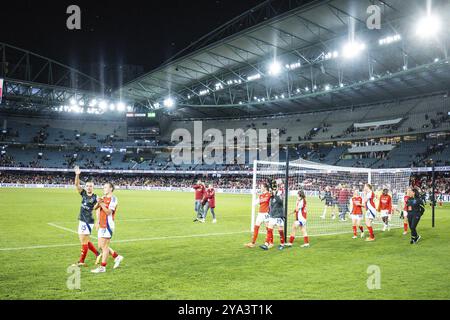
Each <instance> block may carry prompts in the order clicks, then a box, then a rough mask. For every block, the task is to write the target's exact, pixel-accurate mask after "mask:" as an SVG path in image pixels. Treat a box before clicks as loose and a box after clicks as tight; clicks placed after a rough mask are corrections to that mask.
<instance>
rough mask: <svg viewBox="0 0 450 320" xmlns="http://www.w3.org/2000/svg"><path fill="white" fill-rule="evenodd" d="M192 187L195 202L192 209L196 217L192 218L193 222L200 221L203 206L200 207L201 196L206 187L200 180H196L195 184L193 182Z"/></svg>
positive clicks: (203, 194)
mask: <svg viewBox="0 0 450 320" xmlns="http://www.w3.org/2000/svg"><path fill="white" fill-rule="evenodd" d="M192 188H193V189H194V195H195V204H194V210H195V214H196V218H195V219H194V222H197V221H201V220H202V216H203V208H202V201H203V197H204V196H205V192H206V187H205V184H204V183H203V182H201V180H198V181H197V184H194V185H193V186H192Z"/></svg>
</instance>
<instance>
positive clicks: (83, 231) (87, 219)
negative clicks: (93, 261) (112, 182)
mask: <svg viewBox="0 0 450 320" xmlns="http://www.w3.org/2000/svg"><path fill="white" fill-rule="evenodd" d="M80 174H81V170H80V168H79V167H75V188H76V190H77V192H78V193H79V194H80V195H81V208H80V214H79V219H78V220H79V222H78V237H79V239H80V243H81V256H80V260H78V263H76V264H74V266H77V267H84V266H86V263H85V260H86V256H87V254H88V252H89V250H90V251H92V252H93V253H94V254H95V256H96V257H98V256H99V253H98V251H97V249H96V248H95V246H94V244H93V243H92V242H91V239H90V237H91V234H92V228H94V217H93V215H92V212H93V210H96V209H97V195H96V194H94V183H93V182H87V183H86V188H85V189H84V188H82V187H81V183H80Z"/></svg>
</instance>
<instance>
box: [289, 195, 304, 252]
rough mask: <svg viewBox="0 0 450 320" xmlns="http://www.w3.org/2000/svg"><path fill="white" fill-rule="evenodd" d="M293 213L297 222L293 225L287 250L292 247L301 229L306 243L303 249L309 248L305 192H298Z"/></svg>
mask: <svg viewBox="0 0 450 320" xmlns="http://www.w3.org/2000/svg"><path fill="white" fill-rule="evenodd" d="M293 213H294V214H295V221H294V224H293V225H292V233H291V237H290V238H289V243H287V244H286V247H287V248H290V247H292V245H293V244H294V241H295V235H296V231H297V229H299V228H300V230H301V232H302V234H303V242H304V244H303V245H302V246H301V247H302V248H308V247H309V237H308V232H307V231H306V218H307V210H306V195H305V192H304V191H303V190H300V191H299V192H298V196H297V203H296V205H295V211H294V212H293Z"/></svg>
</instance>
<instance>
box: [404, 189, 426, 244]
mask: <svg viewBox="0 0 450 320" xmlns="http://www.w3.org/2000/svg"><path fill="white" fill-rule="evenodd" d="M408 196H409V199H408V202H407V203H406V208H407V211H408V222H409V228H410V229H411V242H410V243H411V244H417V243H418V242H419V241H420V239H422V237H421V236H420V235H419V234H418V233H417V230H416V228H417V225H418V224H419V222H420V219H421V218H422V216H423V214H424V212H425V202H424V200H423V195H421V194H420V189H419V188H417V187H415V188H414V189H409V190H408Z"/></svg>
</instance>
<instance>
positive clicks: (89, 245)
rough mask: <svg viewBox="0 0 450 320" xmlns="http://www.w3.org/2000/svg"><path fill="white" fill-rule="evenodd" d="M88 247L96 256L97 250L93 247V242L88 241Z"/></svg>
mask: <svg viewBox="0 0 450 320" xmlns="http://www.w3.org/2000/svg"><path fill="white" fill-rule="evenodd" d="M88 248H89V250H91V251H92V252H93V253H94V254H95V255H96V256H98V251H97V249H96V248H95V246H94V244H93V243H92V242H89V243H88Z"/></svg>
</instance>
